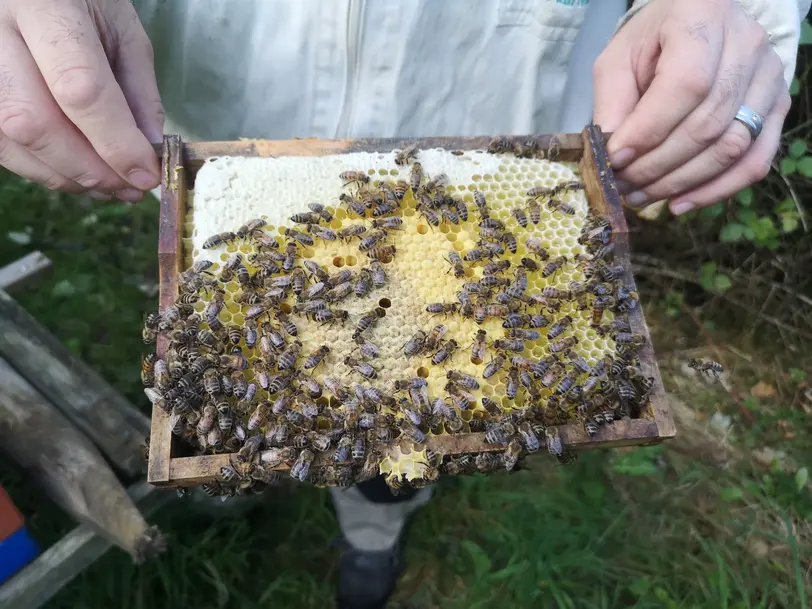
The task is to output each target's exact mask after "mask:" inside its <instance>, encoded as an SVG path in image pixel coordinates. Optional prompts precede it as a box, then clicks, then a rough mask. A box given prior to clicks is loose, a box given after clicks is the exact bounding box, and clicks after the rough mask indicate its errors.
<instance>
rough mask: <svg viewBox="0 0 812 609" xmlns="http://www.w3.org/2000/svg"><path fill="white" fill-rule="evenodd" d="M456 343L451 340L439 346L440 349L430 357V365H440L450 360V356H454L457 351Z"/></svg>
mask: <svg viewBox="0 0 812 609" xmlns="http://www.w3.org/2000/svg"><path fill="white" fill-rule="evenodd" d="M457 346H458V345H457V341H455V340H454V339H453V338H452V339H449V340H446V341H443V342H442V343H441V344H440V348H439V349H438V350H437V352H436V353H435V354H434V355H433V356H432V358H431V363H432V364H434V365H435V366H437V365H439V364H442V363H443V362H445V361H446V360H448V359H450V358H451V356H452V355H453V354H454V351H456V349H457Z"/></svg>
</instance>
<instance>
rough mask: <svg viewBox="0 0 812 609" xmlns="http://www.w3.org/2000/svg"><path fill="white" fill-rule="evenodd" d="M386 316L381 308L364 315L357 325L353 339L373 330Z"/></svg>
mask: <svg viewBox="0 0 812 609" xmlns="http://www.w3.org/2000/svg"><path fill="white" fill-rule="evenodd" d="M384 315H386V311H385V310H384V309H382V308H380V307H376V308H374V309H372V310H371V311H367V312H366V313H364V314H363V315H362V316H361V318H360V319H359V320H358V323H357V324H356V325H355V332H354V333H353V338H355V337H357V336H360V335H361V333H362V332H365V331H366V330H369V329H370V328H372V327H373V326H374V325H375V324H376V323H377V322H378V320H379V319H381V318H383V316H384Z"/></svg>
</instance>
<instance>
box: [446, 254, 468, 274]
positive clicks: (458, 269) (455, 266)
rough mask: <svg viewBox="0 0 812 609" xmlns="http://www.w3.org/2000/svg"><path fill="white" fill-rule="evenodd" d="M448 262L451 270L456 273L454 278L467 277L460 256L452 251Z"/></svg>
mask: <svg viewBox="0 0 812 609" xmlns="http://www.w3.org/2000/svg"><path fill="white" fill-rule="evenodd" d="M446 262H448V264H450V265H451V268H450V269H449V270H453V271H454V277H455V278H456V279H460V278H461V277H462V276H463V275H465V268H464V267H463V266H462V258H461V257H460V255H459V254H458V253H457V252H455V251H454V250H451V251H450V252H448V258H446Z"/></svg>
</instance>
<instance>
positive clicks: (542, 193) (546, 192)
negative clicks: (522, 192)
mask: <svg viewBox="0 0 812 609" xmlns="http://www.w3.org/2000/svg"><path fill="white" fill-rule="evenodd" d="M554 193H555V190H554V189H552V188H547V187H546V186H534V187H533V188H531V189H530V190H528V191H527V193H526V194H527V197H528V198H530V199H538V198H540V197H551V196H553V194H554Z"/></svg>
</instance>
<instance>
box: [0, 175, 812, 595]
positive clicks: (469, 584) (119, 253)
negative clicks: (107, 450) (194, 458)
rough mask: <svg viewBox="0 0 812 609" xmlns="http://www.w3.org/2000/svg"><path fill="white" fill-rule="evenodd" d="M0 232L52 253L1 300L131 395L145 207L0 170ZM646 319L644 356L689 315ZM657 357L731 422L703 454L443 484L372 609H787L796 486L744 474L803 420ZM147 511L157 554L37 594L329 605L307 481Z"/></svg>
mask: <svg viewBox="0 0 812 609" xmlns="http://www.w3.org/2000/svg"><path fill="white" fill-rule="evenodd" d="M0 226H2V227H3V232H2V233H0V264H4V263H6V262H9V261H11V260H13V259H15V258H17V257H19V256H21V255H23V254H25V253H27V252H28V251H31V250H33V249H41V250H43V251H44V252H45V253H46V254H47V255H48V256H50V257H51V258H52V260H53V261H54V262H55V267H54V271H53V274H52V276H51V277H49V278H47V279H45V280H43V281H42V282H40V283H39V284H38V285H36V286H35V287H33V288H30V289H28V290H26V291H24V292H22V293H20V294H19V295H18V298H19V300H20V301H21V302H22V303H23V305H24V306H25V307H26V308H27V309H28V310H29V311H30V312H31V313H32V314H33V315H34V316H35V317H37V319H38V320H39V321H40V322H41V323H42V324H43V325H44V326H45V327H47V328H49V329H50V330H51V331H53V332H54V333H56V334H57V335H58V336H59V337H60V339H61V340H62V341H63V342H65V344H67V345H68V346H69V347H70V348H71V349H73V350H74V351H75V352H76V353H77V354H79V355H80V356H81V357H82V358H83V359H85V360H86V361H87V362H88V363H89V364H90V365H92V366H94V367H95V368H96V369H98V370H99V371H100V372H101V373H102V374H103V375H104V376H105V378H107V379H108V380H109V381H110V382H111V383H112V384H113V385H114V386H116V387H117V388H118V389H119V390H120V391H121V392H122V393H124V394H125V395H127V396H128V397H129V398H130V399H131V400H133V401H134V402H135V403H137V404H139V405H140V406H142V407H144V408H146V403H145V399H144V397H143V394H142V393H141V390H140V387H139V380H138V372H139V360H140V355H141V353H142V352H143V350H144V346H143V345H142V344H141V341H140V324H141V319H142V316H143V314H144V313H145V312H146V311H149V310H152V309H153V308H154V307H155V304H156V301H155V296H154V292H152V291H151V290H152V289H154V286H155V283H156V273H157V268H156V254H155V252H156V249H157V247H156V246H157V234H156V230H157V204H156V202H155V201H149V202H147V203H145V204H143V205H139V206H122V205H112V204H98V203H91V202H89V201H87V200H84V199H79V198H75V197H67V196H61V195H53V194H51V193H48V192H46V191H44V190H42V189H40V188H37V187H34V186H32V185H29V184H26V183H24V182H23V181H21V180H19V179H17V178H15V177H13V176H10V175H9V174H0ZM6 233H12V236H13V237H14V238H15V239H16V240H17V241H21V240H22V241H27V242H26V243H24V244H19V243H16V242H15V241H14V240H12V239H9V238H8V236H7V234H6ZM15 233H19V234H16V235H15ZM21 235H28V237H22V236H21ZM648 315H649V318H650V320H652V321H653V322H654V325H655V326H656V327H657V329H658V330H660V332H658V333H655V345H656V346H657V347H658V352H660V354H661V356H662V355H663V354H665V356H664V357H665V360H669V358H671V357H673V358H678V357H679V354H678V352H672V351H668V350H667V349H674V347H673V345H674V344H676V343H675V341H674V340H673V337H674V336H675V334H674V333H675V332H679V334H680V335H682V334H685V335H690V333H691V332H693V334H696V328H695V327H692V326H691V323H692V322H691V321H690V320H686V319H684V318H681V319H678V320H672V321H669V322H668V324H666V323H660V322H659V318H658V311H657V310H656V309H654V310H651V311H649V312H648ZM714 338H715V339H717V338H719V335H715V336H714ZM660 347H662V348H660ZM795 359H796V360H797V361H802V359H801V358H798V357H797V356H796V357H795ZM665 360H664V361H663V367H664V377H665V379H666V382H667V383H668V384H669V389H670V390H671V391H672V392H673V393H674V394H675V395H677V396H680V397H682V399H683V400H684V401H686V402H687V403H689V404H691V405H692V407H693V408H694V410H695V411H696V412H698V413H699V414H700V415H702V416H710V415H712V414H713V413H714V412H716V411H719V412H722V413H725V414H729V415H730V416H731V417H732V420H733V421H734V423H735V425H736V437H735V447H734V448H735V450H734V449H731V450H727V449H725V451H723V452H724V454H723V456H722V458H719V456H718V455H716V454H715V451H714V450H711V448H713V447H712V446H710V448H709V442H710V443H713V442H716V441H717V440H716V439H713V438H711V436H707V435H705V434H706V433H707V430H706V427H707V425H706V421H705V422H703V421H702V420H701V419H700V420H699V421H698V423H697V424H696V425H695V426H693V427H691V426H688V425H682V426H681V427H680V435H679V436H678V438H677V439H676V440H674V441H673V442H671V443H670V444H669V445H668V446H667V447H665V448H663V447H652V448H647V449H638V450H633V451H599V452H593V453H590V454H586V455H584V456H583V457H582V458H581V459H580V460H579V462H578V463H577V464H576V465H574V466H573V467H569V468H562V467H557V466H555V465H553V463H552V462H551V461H550V460H549V459H546V458H544V457H540V458H537V459H534V460H532V461H531V463H530V465H531V469H530V470H529V471H524V472H521V473H518V474H513V475H507V474H504V475H496V476H492V477H489V478H483V477H476V476H475V477H468V478H461V479H455V480H450V481H444V482H443V483H442V484H441V485H439V488H438V492H437V496H436V497H435V499H434V500H433V501H432V502H431V503H430V504H429V505H428V506H427V507H426V508H424V509H423V510H422V511H421V512H419V513H418V514H417V515H416V517H415V518H414V520H413V522H412V524H411V527H410V530H409V540H408V543H407V546H406V559H407V570H406V573H405V574H404V576H403V578H402V581H401V584H400V586H399V588H398V591H397V593H396V596H395V599H394V600H393V602H392V606H394V607H402V608H406V607H410V608H417V607H443V608H451V609H455V608H460V609H462V608H466V609H467V608H475V607H485V608H487V607H534V608H535V607H543V608H546V607H552V606H556V607H558V608H559V609H561V608H567V607H572V608H575V607H578V608H580V607H583V608H614V607H624V608H625V607H637V608H649V607H650V608H655V607H656V608H661V607H666V608H672V607H673V608H680V609H682V608H690V609H693V608H697V609H700V608H701V609H705V608H707V609H720V608H728V609H743V608H757V607H759V608H773V607H783V608H787V609H790V608H791V609H799V608H803V609H805V608H806V607H807V606H808V605H809V603H810V594H809V591H808V589H807V587H808V586H809V576H808V573H809V570H810V556H812V532H810V529H809V525H808V524H807V523H808V521H809V520H810V518H812V498H810V494H809V490H808V488H800V489H799V488H798V486H797V478H796V474H795V471H794V470H787V469H786V468H783V469H782V468H779V467H775V468H773V469H771V470H763V469H758V468H756V466H754V465H752V464H751V461H750V459H749V457H748V453H749V450H750V449H752V448H757V447H759V446H763V445H764V444H765V443H769V444H771V445H773V446H775V445H778V446H785V447H786V449H787V450H790V451H791V452H792V454H793V456H794V457H795V459H796V460H797V461H799V462H800V463H807V464H808V463H809V462H810V454H809V443H808V442H807V441H806V437H808V435H805V434H804V433H798V434H796V437H795V438H794V439H793V440H791V441H789V440H785V439H782V438H781V437H780V434H778V433H777V431H776V430H777V429H778V427H779V426H778V421H784V420H787V421H790V422H791V423H792V424H793V425H796V426H797V427H798V429H799V430H803V431H804V432H805V431H806V429H807V428H808V425H809V422H808V419H809V418H808V417H804V415H803V411H801V410H799V407H798V404H797V400H796V399H795V398H794V397H793V401H790V400H789V397H788V396H789V395H791V394H792V391H791V390H790V389H785V387H787V386H789V385H787V383H784V382H779V380H774V381H773V382H774V383H775V384H776V385H777V386H779V389H780V391H779V394H778V395H777V396H776V398H775V399H773V400H764V401H762V402H759V403H758V404H757V408H756V407H754V408H752V411H753V412H754V413H755V424H753V425H750V427H745V426H743V425H739V424H740V422H741V419H740V417H739V415H740V413H739V411H738V408H737V406H736V403H735V402H733V401H732V400H731V398H730V396H729V395H728V394H727V393H726V392H725V391H724V390H722V389H721V387H719V386H711V387H704V386H701V385H698V384H697V383H695V382H694V381H691V380H690V379H686V378H685V377H684V376H682V375H681V374H680V373H679V371H678V366H677V365H671V364H670V362H669V361H665ZM765 366H766V368H767V369H768V371H769V370H772V369H774V368H776V366H775V365H774V364H772V363H771V364H769V365H766V364H765V365H764V366H761V367H759V366H756V365H755V363H753V364H747V365H742V366H739V367H738V369H737V371H736V372H737V376H736V379H737V382H740V383H741V387H738V389H740V390H741V391H742V392H744V393H746V391H747V389H748V388H749V386H750V385H751V384H752V382H754V381H755V380H756V379H758V378H764V376H765V374H766V372H765ZM793 395H794V394H793ZM697 447H702V448H701V449H698V448H697ZM0 467H7V468H8V471H4V472H2V481H3V484H4V485H7V486H8V488H9V490H10V492H11V494H12V496H13V497H14V499H15V500H16V501H17V502H18V504H19V506H20V507H21V508H22V509H23V511H24V512H25V513H26V516H27V517H28V519H29V523H30V525H31V527H32V530H33V531H34V534H35V535H36V537H37V538H38V539H39V540H40V541H41V542H42V544H43V546H46V547H47V545H49V544H50V543H52V542H53V541H54V540H55V539H57V538H58V537H59V535H61V534H62V533H64V531H65V530H67V529H68V528H69V527H70V526H71V523H70V521H69V520H68V519H67V518H66V517H65V516H64V515H62V514H60V513H59V511H58V510H57V509H56V508H54V507H53V506H52V505H50V504H49V502H48V501H47V500H45V499H43V498H42V497H41V496H40V495H39V494H38V493H37V492H36V491H35V490H33V489H31V488H29V487H28V486H27V485H26V484H25V482H24V481H23V480H22V479H20V477H19V476H18V475H17V474H16V473H14V471H13V470H12V468H11V467H10V466H8V465H5V466H0ZM796 469H797V468H796ZM805 520H806V522H807V523H805ZM155 521H156V522H157V523H158V524H159V525H160V526H161V527H162V529H163V530H164V531H165V532H167V533H168V534H169V535H170V547H169V551H168V552H167V553H166V554H165V555H163V556H162V557H160V558H159V559H157V560H155V561H153V562H150V563H148V564H145V565H142V566H139V567H135V566H133V565H132V564H131V563H130V561H129V559H128V558H127V557H126V556H125V555H123V554H122V553H121V552H119V551H111V552H110V553H109V554H107V555H106V556H105V558H104V559H103V560H101V561H99V562H98V563H97V564H96V565H94V566H93V567H92V568H91V569H89V570H88V571H87V572H85V573H84V574H83V575H82V576H81V577H79V578H78V579H77V580H76V581H74V582H73V583H71V584H70V585H69V586H67V587H66V588H65V589H64V590H63V591H62V592H61V593H60V594H59V595H58V596H57V597H56V598H55V599H54V600H53V601H52V602H51V603H50V606H51V607H54V608H56V607H65V608H78V607H82V608H84V607H87V608H91V609H95V608H102V607H104V608H107V607H111V606H115V607H121V608H122V609H129V608H133V609H135V608H148V609H154V608H163V607H195V608H198V609H203V608H209V607H212V608H214V607H218V608H219V607H241V608H250V607H274V608H284V607H296V608H306V607H325V606H328V607H329V606H331V604H332V602H333V601H332V599H333V587H334V583H335V578H336V568H337V553H336V551H334V550H331V549H330V547H329V544H330V541H331V540H332V539H333V538H335V537H336V536H337V535H338V528H337V525H336V523H335V520H334V517H333V513H332V507H331V505H330V501H329V496H328V494H327V493H326V492H324V491H321V490H317V489H312V488H307V487H296V488H292V487H286V488H283V489H280V490H279V491H276V492H274V493H268V494H267V495H266V496H265V498H264V500H263V501H262V503H261V504H260V506H259V507H258V508H256V509H255V510H253V511H251V512H250V513H248V514H247V515H245V516H239V517H232V518H228V517H221V518H218V519H211V518H208V517H206V516H203V515H202V514H200V513H198V512H196V511H195V510H194V507H193V505H191V504H189V503H188V502H187V501H183V502H177V503H176V504H174V505H172V506H170V507H168V508H166V509H165V510H164V511H163V512H161V513H159V514H158V515H157V517H156V518H155ZM553 601H554V602H555V603H556V604H555V605H553V604H552V603H553Z"/></svg>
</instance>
